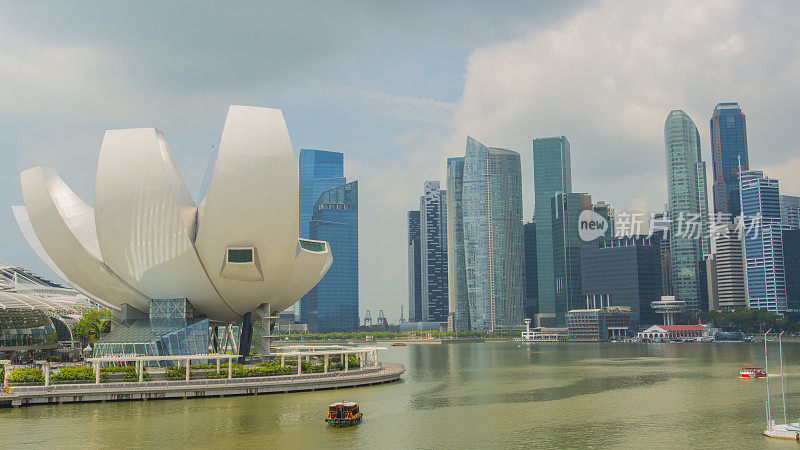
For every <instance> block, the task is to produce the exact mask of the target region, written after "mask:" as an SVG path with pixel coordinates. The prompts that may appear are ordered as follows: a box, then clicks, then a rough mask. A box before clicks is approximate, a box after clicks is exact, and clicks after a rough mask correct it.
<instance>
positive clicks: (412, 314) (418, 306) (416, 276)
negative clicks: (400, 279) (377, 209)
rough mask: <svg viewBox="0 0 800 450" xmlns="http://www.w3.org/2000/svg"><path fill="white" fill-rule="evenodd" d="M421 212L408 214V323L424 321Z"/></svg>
mask: <svg viewBox="0 0 800 450" xmlns="http://www.w3.org/2000/svg"><path fill="white" fill-rule="evenodd" d="M419 241H420V236H419V211H409V212H408V321H409V322H419V321H421V320H422V267H420V266H421V265H422V264H421V263H422V256H421V252H420V242H419Z"/></svg>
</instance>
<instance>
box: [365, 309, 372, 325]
mask: <svg viewBox="0 0 800 450" xmlns="http://www.w3.org/2000/svg"><path fill="white" fill-rule="evenodd" d="M364 326H365V327H371V326H372V313H371V312H370V311H369V310H367V315H365V316H364Z"/></svg>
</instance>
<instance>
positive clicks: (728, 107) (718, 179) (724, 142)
mask: <svg viewBox="0 0 800 450" xmlns="http://www.w3.org/2000/svg"><path fill="white" fill-rule="evenodd" d="M710 126H711V163H712V168H713V169H714V188H713V189H714V212H715V213H718V214H724V215H726V218H727V219H728V221H729V222H732V221H733V218H734V217H736V216H738V215H739V211H740V210H741V207H740V205H739V178H738V175H737V174H738V173H739V167H740V166H741V168H742V169H743V170H748V169H749V168H750V163H749V159H748V156H747V126H746V124H745V118H744V113H743V112H742V109H741V108H740V107H739V104H738V103H719V104H717V106H716V107H715V108H714V114H713V115H712V116H711V121H710Z"/></svg>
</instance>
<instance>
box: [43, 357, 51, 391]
mask: <svg viewBox="0 0 800 450" xmlns="http://www.w3.org/2000/svg"><path fill="white" fill-rule="evenodd" d="M42 372H44V385H45V386H50V362H49V361H44V363H43V364H42Z"/></svg>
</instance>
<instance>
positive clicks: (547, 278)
mask: <svg viewBox="0 0 800 450" xmlns="http://www.w3.org/2000/svg"><path fill="white" fill-rule="evenodd" d="M533 184H534V190H535V201H536V204H535V206H536V210H535V215H534V220H535V222H536V266H537V267H536V268H537V270H538V273H539V280H538V289H539V295H538V297H539V299H538V302H539V316H541V317H542V321H543V323H542V324H543V325H544V324H546V325H549V326H555V318H556V303H555V302H556V299H555V276H554V274H553V230H552V226H553V221H552V217H553V211H552V205H551V200H552V198H553V196H554V195H555V194H557V193H559V192H563V193H571V192H572V174H571V169H570V156H569V141H568V140H567V138H566V137H565V136H559V137H552V138H540V139H534V140H533Z"/></svg>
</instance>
